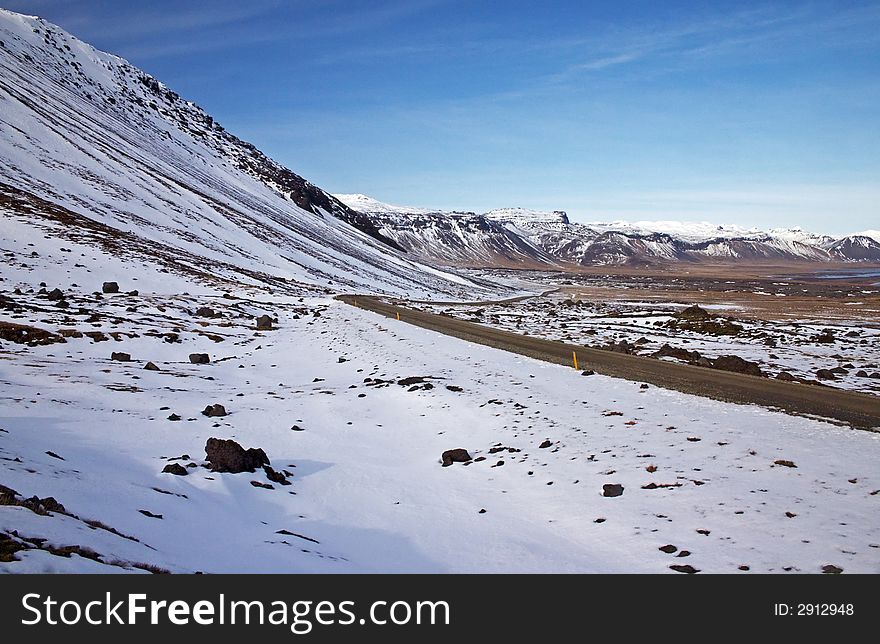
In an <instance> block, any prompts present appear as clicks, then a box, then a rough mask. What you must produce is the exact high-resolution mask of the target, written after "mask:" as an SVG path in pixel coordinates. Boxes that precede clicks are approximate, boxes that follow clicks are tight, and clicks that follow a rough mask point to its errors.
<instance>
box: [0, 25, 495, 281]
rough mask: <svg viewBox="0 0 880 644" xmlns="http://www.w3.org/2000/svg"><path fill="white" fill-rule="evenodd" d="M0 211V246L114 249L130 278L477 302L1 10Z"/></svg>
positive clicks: (166, 95) (268, 165)
mask: <svg viewBox="0 0 880 644" xmlns="http://www.w3.org/2000/svg"><path fill="white" fill-rule="evenodd" d="M0 208H2V217H3V220H4V227H5V228H6V231H7V232H9V231H11V230H12V227H13V226H18V227H19V228H20V229H21V230H25V229H28V228H33V227H37V228H39V229H40V230H41V231H43V234H47V235H49V236H51V237H61V238H65V239H68V240H76V241H79V242H81V243H85V244H86V245H87V246H88V245H90V246H95V245H97V246H103V247H105V248H106V247H107V245H108V244H109V245H115V248H116V249H115V250H114V252H113V253H111V254H114V255H117V256H118V255H120V251H119V248H120V247H123V248H124V252H123V254H124V256H125V258H126V259H127V261H129V262H131V263H132V265H135V264H137V265H140V264H143V263H146V264H149V265H156V266H159V267H160V269H158V270H162V271H171V272H186V273H188V274H190V275H195V276H198V277H199V278H200V279H202V280H203V281H206V282H217V281H218V280H219V281H227V282H236V283H247V284H253V285H265V284H272V285H273V286H275V287H276V288H277V287H284V286H288V287H291V288H294V287H297V288H299V287H303V286H309V287H311V288H314V287H320V288H325V287H330V288H332V289H334V290H359V291H365V290H369V291H376V292H387V293H398V294H413V295H415V294H417V293H418V294H420V295H422V296H432V295H436V294H438V293H445V294H449V295H456V296H463V295H467V294H469V293H470V294H473V293H479V292H481V291H482V292H488V290H490V289H489V287H488V285H476V284H474V283H471V282H470V281H468V280H465V279H463V278H461V277H458V276H456V275H453V274H449V273H444V272H441V271H437V270H436V269H433V268H429V267H426V266H422V265H420V264H418V263H416V262H413V261H412V260H410V259H409V258H408V257H407V256H406V255H405V253H403V252H401V251H400V250H399V247H398V245H397V244H396V243H395V242H394V241H393V240H391V239H389V238H387V237H385V236H384V235H383V234H382V233H381V232H380V231H379V230H378V228H377V227H376V225H375V224H374V223H373V221H372V219H371V218H370V217H367V216H366V215H364V214H362V213H360V212H358V211H356V210H353V209H351V208H349V207H348V206H346V205H345V204H343V203H341V202H340V201H338V200H337V199H335V198H334V197H332V196H331V195H329V194H327V193H326V192H324V191H323V190H321V189H320V188H318V187H316V186H314V185H312V184H311V183H309V182H308V181H306V180H305V179H303V178H302V177H300V176H299V175H297V174H295V173H294V172H292V171H290V170H288V169H287V168H285V167H283V166H281V165H280V164H278V163H276V162H275V161H273V160H272V159H269V158H268V157H266V156H265V155H264V154H263V153H261V152H260V151H259V150H257V149H256V148H255V147H254V146H253V145H251V144H250V143H247V142H245V141H242V140H240V139H238V138H237V137H235V136H234V135H232V134H230V133H229V132H227V131H225V130H224V128H223V127H222V126H221V125H220V124H219V123H217V122H216V121H215V120H214V119H213V118H212V117H211V116H210V115H208V114H207V113H206V112H205V111H204V110H202V109H201V108H200V107H199V106H197V105H195V104H194V103H192V102H190V101H187V100H185V99H184V98H182V97H180V96H179V95H178V94H176V93H175V92H174V91H172V90H171V89H169V88H168V87H166V86H165V85H163V84H162V83H161V82H159V81H158V80H157V79H155V78H153V77H151V76H150V75H148V74H146V73H145V72H143V71H141V70H139V69H137V68H135V67H134V66H132V65H131V64H129V63H128V62H126V61H125V60H123V59H121V58H118V57H116V56H113V55H111V54H107V53H103V52H100V51H97V50H96V49H94V48H93V47H91V46H90V45H88V44H86V43H84V42H82V41H80V40H78V39H76V38H75V37H73V36H71V35H70V34H68V33H66V32H65V31H63V30H62V29H60V28H59V27H56V26H54V25H51V24H49V23H47V22H45V21H43V20H41V19H39V18H35V17H28V16H22V15H20V14H16V13H12V12H9V11H5V10H0ZM12 241H15V240H12ZM83 254H84V255H86V254H88V253H83ZM65 259H66V257H65V256H64V255H62V256H60V259H59V261H64V260H65ZM70 263H71V270H72V273H73V274H75V273H76V272H77V270H76V268H77V267H75V266H73V262H72V261H71V262H70ZM120 270H124V267H120ZM109 277H113V276H112V275H108V278H109ZM297 285H299V286H297Z"/></svg>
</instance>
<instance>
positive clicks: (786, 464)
mask: <svg viewBox="0 0 880 644" xmlns="http://www.w3.org/2000/svg"><path fill="white" fill-rule="evenodd" d="M773 464H774V465H781V466H782V467H797V465H795V464H794V462H792V461H787V460H785V459H784V458H780V459H778V460H775V461H773Z"/></svg>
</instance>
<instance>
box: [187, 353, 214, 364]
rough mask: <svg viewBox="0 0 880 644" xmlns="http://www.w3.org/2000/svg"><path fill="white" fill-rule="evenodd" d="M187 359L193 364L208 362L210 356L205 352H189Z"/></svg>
mask: <svg viewBox="0 0 880 644" xmlns="http://www.w3.org/2000/svg"><path fill="white" fill-rule="evenodd" d="M189 361H190V362H191V363H193V364H209V363H210V362H211V356H209V355H208V354H207V353H191V354H189Z"/></svg>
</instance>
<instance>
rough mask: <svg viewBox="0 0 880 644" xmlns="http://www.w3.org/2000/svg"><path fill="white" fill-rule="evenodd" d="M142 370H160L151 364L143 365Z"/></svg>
mask: <svg viewBox="0 0 880 644" xmlns="http://www.w3.org/2000/svg"><path fill="white" fill-rule="evenodd" d="M144 369H146V370H147V371H161V369H159V367H157V366H156V365H155V364H154V363H152V362H148V363H147V364H145V365H144Z"/></svg>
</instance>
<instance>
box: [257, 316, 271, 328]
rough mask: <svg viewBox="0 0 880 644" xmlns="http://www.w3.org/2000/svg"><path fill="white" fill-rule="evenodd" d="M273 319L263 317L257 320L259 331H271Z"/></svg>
mask: <svg viewBox="0 0 880 644" xmlns="http://www.w3.org/2000/svg"><path fill="white" fill-rule="evenodd" d="M271 330H272V318H271V317H269V316H268V315H261V316H260V317H258V318H257V331H271Z"/></svg>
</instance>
